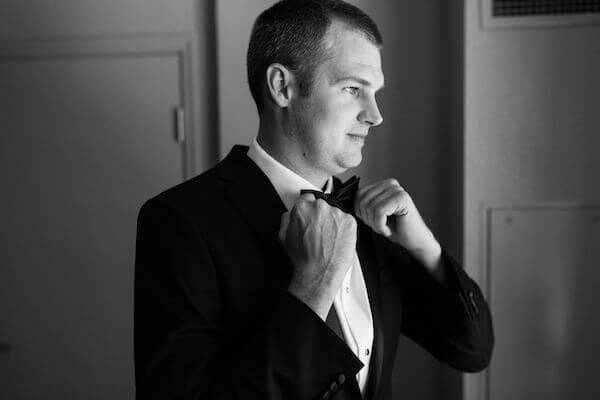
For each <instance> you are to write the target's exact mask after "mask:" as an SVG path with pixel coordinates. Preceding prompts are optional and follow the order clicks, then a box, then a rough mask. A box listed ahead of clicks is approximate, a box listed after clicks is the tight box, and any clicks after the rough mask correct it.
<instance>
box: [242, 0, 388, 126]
mask: <svg viewBox="0 0 600 400" xmlns="http://www.w3.org/2000/svg"><path fill="white" fill-rule="evenodd" d="M333 20H338V21H340V22H342V23H344V24H345V25H346V26H347V27H348V28H350V29H354V30H357V31H359V32H361V33H362V34H363V35H364V36H365V37H366V38H367V40H369V41H370V42H372V43H373V44H375V45H376V46H377V47H379V48H381V47H382V45H383V40H382V38H381V33H379V29H378V28H377V25H376V24H375V22H373V20H372V19H371V18H370V17H369V16H368V15H367V14H365V13H364V12H363V11H361V10H360V9H358V8H357V7H355V6H353V5H351V4H348V3H346V2H344V1H342V0H281V1H279V2H277V3H276V4H275V5H273V6H272V7H270V8H268V9H267V10H265V11H264V12H263V13H262V14H260V15H259V16H258V18H257V19H256V21H255V22H254V26H253V28H252V34H251V35H250V44H249V45H248V53H247V58H246V63H247V64H246V67H247V73H248V84H249V86H250V93H251V94H252V97H253V98H254V101H255V102H256V106H257V108H258V113H259V114H262V111H263V109H264V104H262V97H261V92H262V90H263V87H264V83H265V72H266V70H267V68H268V66H269V65H271V64H273V63H280V64H282V65H284V66H285V67H286V68H288V69H289V70H290V71H292V72H293V73H294V75H295V76H296V79H297V81H298V85H299V89H300V95H301V96H303V97H305V96H308V95H309V94H310V91H311V88H312V85H313V80H314V72H315V69H316V67H317V66H318V65H319V64H320V63H322V62H323V61H324V60H325V59H326V57H327V55H328V54H327V49H326V48H325V45H324V43H323V38H324V37H325V34H326V32H327V29H328V28H329V26H330V25H331V23H332V21H333Z"/></svg>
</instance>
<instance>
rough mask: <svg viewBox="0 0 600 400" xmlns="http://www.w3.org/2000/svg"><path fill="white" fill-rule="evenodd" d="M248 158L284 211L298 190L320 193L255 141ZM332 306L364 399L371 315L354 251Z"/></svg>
mask: <svg viewBox="0 0 600 400" xmlns="http://www.w3.org/2000/svg"><path fill="white" fill-rule="evenodd" d="M248 157H249V158H250V159H251V160H252V161H254V162H255V163H256V165H258V167H259V168H260V169H261V170H262V171H263V172H264V174H265V175H266V176H267V177H268V178H269V180H270V181H271V184H272V185H273V187H274V188H275V190H276V191H277V194H279V197H280V198H281V200H282V202H283V204H284V205H285V207H286V208H287V209H288V211H289V210H291V209H292V207H293V206H294V203H295V202H296V200H297V199H298V197H300V190H302V189H313V190H321V189H320V188H318V187H315V186H314V185H313V184H312V183H310V182H308V181H307V180H306V179H304V178H302V177H301V176H300V175H298V174H296V173H295V172H293V171H292V170H290V169H289V168H287V167H285V166H284V165H283V164H281V163H279V162H278V161H277V160H275V159H274V158H273V157H271V156H270V155H269V154H268V153H267V152H266V151H265V150H264V149H263V148H262V147H260V145H259V144H258V142H257V140H256V138H254V140H253V141H252V143H251V144H250V149H249V151H248ZM332 186H333V179H332V178H331V177H330V178H329V180H328V181H327V185H326V190H325V193H330V192H331V190H332ZM333 305H334V307H335V310H336V311H337V315H338V319H339V320H340V325H341V328H342V332H343V334H344V338H345V341H346V344H347V345H348V347H350V349H352V351H353V352H354V354H355V355H356V356H357V357H358V359H359V360H360V361H362V363H363V364H365V366H364V367H363V368H362V369H361V370H360V371H359V372H358V374H356V379H357V381H358V386H359V388H360V391H361V393H362V395H363V396H364V394H365V388H366V385H367V378H368V373H369V361H370V358H371V353H372V346H373V316H372V314H371V306H370V305H369V297H368V295H367V287H366V285H365V279H364V276H363V273H362V268H361V266H360V262H359V260H358V255H357V253H356V251H355V252H354V261H353V263H352V266H351V267H350V268H349V269H348V272H347V273H346V276H345V277H344V280H343V282H342V286H341V288H340V290H339V291H338V293H337V294H336V296H335V299H334V301H333Z"/></svg>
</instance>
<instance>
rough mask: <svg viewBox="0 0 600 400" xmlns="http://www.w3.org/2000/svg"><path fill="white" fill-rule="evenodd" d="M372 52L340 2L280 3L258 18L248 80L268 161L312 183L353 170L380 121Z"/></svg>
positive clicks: (370, 31)
mask: <svg viewBox="0 0 600 400" xmlns="http://www.w3.org/2000/svg"><path fill="white" fill-rule="evenodd" d="M380 49H381V35H380V33H379V31H378V30H377V27H376V26H375V23H374V22H373V21H372V20H371V19H370V18H369V17H368V16H367V15H366V14H364V13H363V12H362V11H360V10H358V9H357V8H356V7H354V6H351V5H349V4H347V3H344V2H342V1H341V0H304V1H301V0H283V1H281V2H279V3H277V4H275V5H274V6H273V7H271V8H270V9H268V10H266V11H265V12H264V13H263V14H261V15H260V16H259V17H258V19H257V21H256V23H255V25H254V29H253V31H252V36H251V38H250V46H249V49H248V79H249V83H250V88H251V91H252V95H253V97H254V99H255V101H256V103H257V107H258V109H259V114H260V116H261V131H260V132H259V139H260V138H261V136H262V139H265V141H271V142H270V143H266V145H267V146H269V147H270V148H269V149H268V150H271V153H272V155H274V156H276V158H277V159H279V160H280V161H282V162H284V164H286V165H287V166H288V167H289V168H291V169H292V170H295V172H297V173H299V174H301V175H303V176H304V177H305V178H307V179H309V180H313V181H314V182H319V183H320V182H322V180H323V179H324V178H325V177H327V176H330V175H336V174H339V173H342V172H344V171H345V170H347V169H348V168H352V167H355V166H357V165H358V164H359V163H360V162H361V160H362V146H363V144H364V140H365V139H364V138H365V136H366V135H367V133H368V129H369V128H370V127H371V126H374V125H378V124H380V123H381V121H382V117H381V114H380V113H379V109H378V108H377V103H376V101H375V93H376V92H377V91H378V90H379V89H381V87H383V72H382V69H381V54H380ZM265 131H267V132H265Z"/></svg>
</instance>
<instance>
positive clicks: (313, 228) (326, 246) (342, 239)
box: [279, 194, 356, 320]
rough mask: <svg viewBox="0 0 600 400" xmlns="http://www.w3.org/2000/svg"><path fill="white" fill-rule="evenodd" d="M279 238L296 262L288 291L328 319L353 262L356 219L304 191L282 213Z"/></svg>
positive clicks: (293, 261) (322, 317)
mask: <svg viewBox="0 0 600 400" xmlns="http://www.w3.org/2000/svg"><path fill="white" fill-rule="evenodd" d="M279 240H280V242H281V243H282V244H283V247H284V249H285V251H286V252H287V254H288V256H289V257H290V259H291V260H292V263H293V265H294V272H293V275H292V280H291V282H290V286H289V288H288V290H289V291H290V293H292V294H293V295H295V296H296V297H297V298H298V299H300V300H301V301H303V302H304V303H305V304H306V305H308V306H309V307H310V308H311V309H312V310H313V311H314V312H315V313H317V315H319V317H321V319H323V320H325V318H327V313H328V312H329V309H330V308H331V305H332V304H333V299H334V297H335V295H336V293H337V291H338V290H339V288H340V286H341V284H342V280H343V279H344V276H345V275H346V272H347V271H348V269H349V268H350V266H351V265H352V262H353V261H354V257H355V250H356V220H355V219H354V217H352V216H351V215H350V214H346V213H344V212H343V211H341V210H340V209H338V208H336V207H332V206H330V205H329V204H327V202H325V201H324V200H322V199H318V200H317V199H315V196H314V195H312V194H305V195H302V196H300V198H299V199H298V201H297V202H296V204H295V205H294V207H293V208H292V210H291V211H289V212H287V213H285V214H284V215H283V216H282V218H281V226H280V229H279Z"/></svg>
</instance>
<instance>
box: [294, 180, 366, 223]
mask: <svg viewBox="0 0 600 400" xmlns="http://www.w3.org/2000/svg"><path fill="white" fill-rule="evenodd" d="M359 180H360V178H357V177H356V176H353V177H352V178H350V179H348V180H347V181H346V182H344V183H342V184H341V185H340V186H338V187H337V188H334V190H333V192H331V193H330V194H326V193H323V192H321V191H320V190H312V189H304V190H301V191H300V194H301V195H303V194H305V193H312V194H314V195H315V198H317V199H323V200H325V201H326V202H327V203H328V204H329V205H331V206H333V207H337V208H339V209H340V210H342V211H344V212H347V213H348V214H353V215H354V198H355V197H356V192H357V191H358V181H359Z"/></svg>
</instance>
